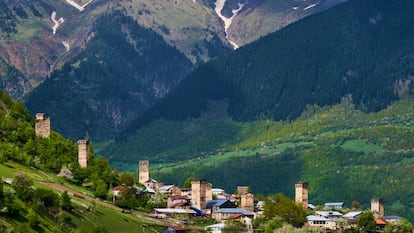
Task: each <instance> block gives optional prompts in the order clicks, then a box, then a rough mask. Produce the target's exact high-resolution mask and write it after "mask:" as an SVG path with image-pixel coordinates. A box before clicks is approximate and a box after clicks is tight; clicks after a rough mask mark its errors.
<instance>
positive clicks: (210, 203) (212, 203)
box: [206, 199, 228, 208]
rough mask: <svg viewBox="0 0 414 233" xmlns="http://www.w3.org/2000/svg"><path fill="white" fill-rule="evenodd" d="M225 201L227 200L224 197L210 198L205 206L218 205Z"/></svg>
mask: <svg viewBox="0 0 414 233" xmlns="http://www.w3.org/2000/svg"><path fill="white" fill-rule="evenodd" d="M226 202H228V200H226V199H219V200H211V201H208V202H207V203H206V208H211V207H220V206H221V205H223V204H224V203H226Z"/></svg>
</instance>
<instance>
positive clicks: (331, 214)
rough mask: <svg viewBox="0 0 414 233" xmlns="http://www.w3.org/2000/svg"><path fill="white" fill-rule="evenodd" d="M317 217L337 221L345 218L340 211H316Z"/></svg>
mask: <svg viewBox="0 0 414 233" xmlns="http://www.w3.org/2000/svg"><path fill="white" fill-rule="evenodd" d="M315 215H316V216H320V217H325V218H328V219H332V220H336V219H338V218H341V217H342V216H343V214H342V213H340V212H338V211H315Z"/></svg>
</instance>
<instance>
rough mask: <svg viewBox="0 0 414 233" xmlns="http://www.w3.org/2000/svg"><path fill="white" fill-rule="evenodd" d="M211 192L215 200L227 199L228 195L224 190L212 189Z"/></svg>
mask: <svg viewBox="0 0 414 233" xmlns="http://www.w3.org/2000/svg"><path fill="white" fill-rule="evenodd" d="M211 192H212V193H213V196H214V197H215V199H227V197H228V194H227V193H226V191H224V189H220V188H213V189H211Z"/></svg>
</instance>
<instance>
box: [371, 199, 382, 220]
mask: <svg viewBox="0 0 414 233" xmlns="http://www.w3.org/2000/svg"><path fill="white" fill-rule="evenodd" d="M371 211H372V214H374V217H375V218H381V217H384V202H383V200H382V199H380V198H372V199H371Z"/></svg>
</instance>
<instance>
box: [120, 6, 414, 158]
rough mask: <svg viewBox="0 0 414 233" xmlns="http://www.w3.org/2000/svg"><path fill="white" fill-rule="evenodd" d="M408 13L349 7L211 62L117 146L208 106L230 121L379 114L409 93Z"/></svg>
mask: <svg viewBox="0 0 414 233" xmlns="http://www.w3.org/2000/svg"><path fill="white" fill-rule="evenodd" d="M412 10H414V9H413V5H412V4H411V2H410V1H408V0H407V1H402V2H398V4H397V3H390V2H388V1H385V0H384V1H357V0H356V1H350V2H348V3H345V4H342V5H340V6H337V7H334V8H332V9H331V10H329V11H325V12H322V13H320V14H317V15H314V16H311V17H308V18H305V19H304V20H301V21H299V22H297V23H294V24H292V25H290V26H288V27H286V28H284V29H282V30H280V31H278V32H275V33H273V34H271V35H269V36H266V37H264V38H262V39H260V40H258V41H257V42H255V43H252V44H249V45H247V46H245V47H243V48H240V49H239V50H237V51H236V52H234V53H232V54H230V55H229V56H227V57H225V58H222V59H215V60H214V61H212V62H209V63H207V64H205V65H203V66H201V67H199V68H198V69H196V70H195V71H194V72H192V73H191V74H190V75H189V76H187V77H186V78H185V79H184V80H183V81H182V82H181V83H180V84H179V85H178V86H177V88H175V89H174V90H173V91H172V92H170V93H169V94H168V95H167V96H166V98H164V99H163V100H161V101H160V102H159V103H158V104H157V105H155V106H154V107H152V108H150V109H149V110H148V111H146V112H145V113H144V114H143V115H142V116H141V117H140V118H138V119H137V120H136V121H135V122H134V123H133V124H131V126H130V127H129V128H128V129H127V130H125V131H124V132H123V134H122V135H121V137H120V138H122V144H120V145H122V146H123V147H124V146H125V147H128V145H130V144H134V143H135V142H134V140H133V139H131V141H128V142H126V141H125V138H128V137H129V136H132V137H131V138H136V137H135V136H133V135H135V133H137V134H139V132H140V131H139V130H140V128H141V127H146V126H148V125H149V124H150V123H151V122H153V121H155V120H157V119H164V120H173V121H181V120H186V119H191V118H197V117H200V116H202V115H203V114H206V113H207V112H208V111H209V106H210V105H211V103H225V106H226V107H225V109H226V112H227V114H228V116H229V117H230V118H232V119H233V120H237V121H255V120H260V119H274V120H286V119H289V120H292V119H296V118H297V117H298V116H299V115H300V114H301V113H302V112H303V111H304V110H305V109H306V106H309V105H314V104H316V105H319V106H326V105H332V104H336V103H339V102H340V101H341V99H342V98H344V97H347V98H350V99H352V100H353V102H354V103H355V104H356V105H357V106H358V108H359V109H361V110H363V111H367V112H370V111H378V110H380V109H383V108H384V107H386V106H388V105H389V104H390V103H392V102H393V101H394V100H396V99H399V98H400V97H401V96H405V95H410V93H412V86H413V85H412V82H413V75H414V66H413V65H412V64H414V61H413V57H414V56H413V52H412V51H414V50H413V46H414V45H413V43H412V41H413V39H414V30H413V28H412V22H413V20H414V16H413V14H411V11H412ZM143 140H144V141H145V139H143ZM132 153H133V152H132ZM131 156H132V154H131Z"/></svg>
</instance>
